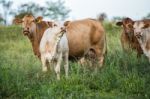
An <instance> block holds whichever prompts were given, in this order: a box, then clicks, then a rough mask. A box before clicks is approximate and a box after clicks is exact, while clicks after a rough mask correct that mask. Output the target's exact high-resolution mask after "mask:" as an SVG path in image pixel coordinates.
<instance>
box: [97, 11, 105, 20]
mask: <svg viewBox="0 0 150 99" xmlns="http://www.w3.org/2000/svg"><path fill="white" fill-rule="evenodd" d="M106 18H107V14H106V13H104V12H103V13H100V14H99V15H98V20H100V21H104V20H105V19H106Z"/></svg>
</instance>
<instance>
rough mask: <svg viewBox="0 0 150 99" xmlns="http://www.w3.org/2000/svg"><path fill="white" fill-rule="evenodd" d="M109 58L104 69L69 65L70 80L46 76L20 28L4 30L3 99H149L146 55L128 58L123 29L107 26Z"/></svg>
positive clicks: (0, 46) (0, 47)
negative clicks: (121, 37)
mask: <svg viewBox="0 0 150 99" xmlns="http://www.w3.org/2000/svg"><path fill="white" fill-rule="evenodd" d="M104 27H105V30H106V36H107V55H106V58H105V63H104V66H103V68H101V69H97V70H95V69H93V68H91V67H89V66H88V65H87V66H80V65H78V64H77V63H76V62H74V63H73V62H69V78H68V79H66V78H65V73H64V70H63V68H61V71H62V72H61V80H60V81H57V79H56V75H55V73H54V72H53V71H50V72H48V73H43V72H42V69H41V63H40V61H39V60H38V59H37V58H36V57H35V56H34V54H33V51H32V48H31V43H30V41H29V40H28V39H27V37H25V36H23V34H22V30H21V27H19V26H7V27H4V26H0V98H1V99H3V98H4V99H5V98H7V99H22V98H25V99H149V98H150V64H149V62H148V60H147V58H146V57H145V56H144V55H143V56H142V57H141V58H139V59H137V57H136V53H135V52H132V51H131V52H130V53H128V54H125V53H124V52H123V51H122V48H121V43H120V31H121V28H119V27H117V26H115V25H114V24H110V23H107V22H106V23H104Z"/></svg>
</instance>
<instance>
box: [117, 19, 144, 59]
mask: <svg viewBox="0 0 150 99" xmlns="http://www.w3.org/2000/svg"><path fill="white" fill-rule="evenodd" d="M133 24H134V21H133V20H132V19H130V18H124V19H123V20H122V21H121V22H117V23H116V25H118V26H123V31H122V34H121V38H120V39H121V44H122V48H123V50H124V51H128V50H129V49H133V50H136V51H137V56H141V54H143V51H142V49H141V47H140V44H139V42H138V40H137V38H136V37H135V36H134V29H133Z"/></svg>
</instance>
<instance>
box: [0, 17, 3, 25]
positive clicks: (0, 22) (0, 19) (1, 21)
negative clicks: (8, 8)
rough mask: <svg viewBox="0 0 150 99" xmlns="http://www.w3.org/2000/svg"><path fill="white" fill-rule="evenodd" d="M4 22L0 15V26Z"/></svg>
mask: <svg viewBox="0 0 150 99" xmlns="http://www.w3.org/2000/svg"><path fill="white" fill-rule="evenodd" d="M3 22H4V19H3V17H2V15H0V24H2V23H3Z"/></svg>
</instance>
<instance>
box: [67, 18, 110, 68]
mask: <svg viewBox="0 0 150 99" xmlns="http://www.w3.org/2000/svg"><path fill="white" fill-rule="evenodd" d="M64 25H65V27H66V30H67V37H68V43H69V58H70V59H72V58H76V59H81V60H82V59H83V58H84V57H85V56H86V55H87V54H89V53H94V54H95V56H96V58H97V59H98V62H99V64H100V65H99V66H100V67H101V66H102V64H103V62H104V56H105V54H106V51H107V48H106V34H105V30H104V28H103V26H102V24H101V23H100V22H99V21H98V20H96V19H90V18H87V19H82V20H75V21H66V22H65V23H64Z"/></svg>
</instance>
